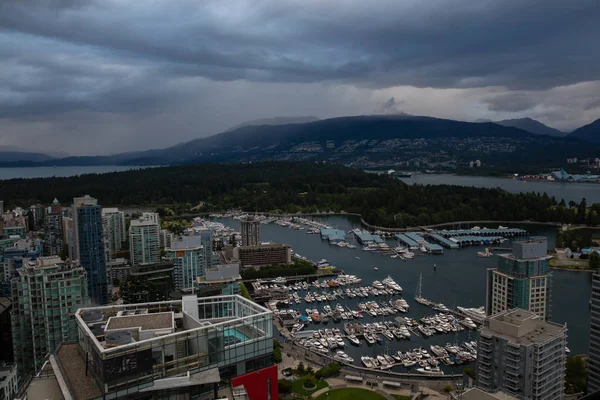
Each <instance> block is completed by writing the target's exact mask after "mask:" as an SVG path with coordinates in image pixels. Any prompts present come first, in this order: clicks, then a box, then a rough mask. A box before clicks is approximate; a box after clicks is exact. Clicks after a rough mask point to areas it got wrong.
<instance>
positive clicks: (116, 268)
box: [107, 258, 131, 282]
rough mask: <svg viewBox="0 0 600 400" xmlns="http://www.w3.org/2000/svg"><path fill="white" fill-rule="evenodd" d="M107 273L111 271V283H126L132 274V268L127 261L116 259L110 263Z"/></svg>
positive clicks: (109, 273)
mask: <svg viewBox="0 0 600 400" xmlns="http://www.w3.org/2000/svg"><path fill="white" fill-rule="evenodd" d="M107 271H109V272H108V276H109V279H110V280H111V281H114V280H115V279H117V280H119V281H121V282H125V281H126V280H127V278H129V274H130V273H131V266H130V265H129V261H128V260H127V259H125V258H115V259H113V260H110V261H109V262H108V264H107Z"/></svg>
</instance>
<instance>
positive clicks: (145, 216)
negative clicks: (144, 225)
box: [140, 212, 160, 226]
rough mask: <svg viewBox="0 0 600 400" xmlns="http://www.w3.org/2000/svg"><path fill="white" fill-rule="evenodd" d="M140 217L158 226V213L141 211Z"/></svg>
mask: <svg viewBox="0 0 600 400" xmlns="http://www.w3.org/2000/svg"><path fill="white" fill-rule="evenodd" d="M140 219H147V220H149V221H152V222H154V223H155V224H156V225H158V226H160V215H159V214H158V213H155V212H143V213H142V216H141V218H140Z"/></svg>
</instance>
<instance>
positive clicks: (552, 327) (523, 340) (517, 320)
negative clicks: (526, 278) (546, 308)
mask: <svg viewBox="0 0 600 400" xmlns="http://www.w3.org/2000/svg"><path fill="white" fill-rule="evenodd" d="M566 330H567V326H566V324H565V325H559V324H555V323H552V322H544V321H541V320H540V319H539V317H538V315H537V314H535V313H533V312H531V311H527V310H522V309H518V308H515V309H512V310H507V311H504V312H501V313H498V314H496V315H493V316H491V317H489V319H488V320H487V321H486V323H485V326H484V327H483V328H482V332H481V334H482V335H483V336H486V335H487V336H490V335H493V336H495V337H500V338H503V339H506V340H508V341H509V342H512V343H516V344H520V345H532V344H533V345H536V344H543V343H545V342H547V341H548V340H551V339H554V338H556V337H559V336H562V335H564V334H565V333H566Z"/></svg>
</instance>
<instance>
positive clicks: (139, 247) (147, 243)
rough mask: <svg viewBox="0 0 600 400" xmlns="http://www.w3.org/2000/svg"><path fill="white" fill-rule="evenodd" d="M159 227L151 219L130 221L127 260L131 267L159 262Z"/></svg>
mask: <svg viewBox="0 0 600 400" xmlns="http://www.w3.org/2000/svg"><path fill="white" fill-rule="evenodd" d="M159 233H160V226H159V225H157V224H156V222H155V221H153V220H152V219H140V220H133V221H131V226H130V227H129V259H130V261H131V265H138V264H151V263H157V262H159V261H160V234H159Z"/></svg>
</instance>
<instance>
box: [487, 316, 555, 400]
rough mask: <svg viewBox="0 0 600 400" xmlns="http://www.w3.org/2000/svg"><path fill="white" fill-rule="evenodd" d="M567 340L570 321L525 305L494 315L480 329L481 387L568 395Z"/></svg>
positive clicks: (540, 399) (538, 396)
mask: <svg viewBox="0 0 600 400" xmlns="http://www.w3.org/2000/svg"><path fill="white" fill-rule="evenodd" d="M566 345H567V327H566V325H564V326H563V325H559V324H554V323H551V322H544V321H542V320H541V319H540V317H539V316H538V315H537V314H536V313H533V312H531V311H527V310H521V309H513V310H507V311H503V312H501V313H498V314H495V315H493V316H491V317H489V318H487V319H486V320H485V322H484V325H483V326H482V327H481V328H480V329H479V340H478V346H477V386H478V387H479V388H481V389H483V390H485V391H488V392H494V391H497V390H502V391H503V392H506V393H507V394H509V395H511V396H514V397H517V398H523V399H531V400H560V399H564V385H565V384H564V382H565V363H566V352H565V347H566Z"/></svg>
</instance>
